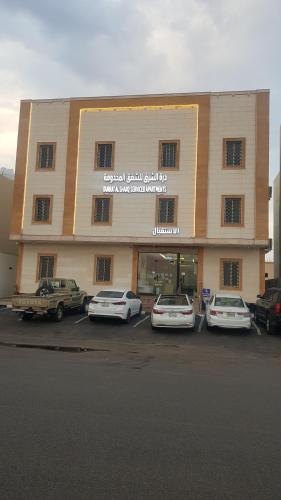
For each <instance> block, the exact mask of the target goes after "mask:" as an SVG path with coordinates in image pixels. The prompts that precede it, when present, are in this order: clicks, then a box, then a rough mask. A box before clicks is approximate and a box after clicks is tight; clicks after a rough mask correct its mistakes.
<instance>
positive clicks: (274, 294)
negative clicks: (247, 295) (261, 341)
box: [255, 288, 281, 333]
mask: <svg viewBox="0 0 281 500" xmlns="http://www.w3.org/2000/svg"><path fill="white" fill-rule="evenodd" d="M255 320H256V321H260V322H261V323H263V324H264V325H265V327H266V331H267V333H275V332H276V331H280V330H281V288H268V289H267V290H266V291H265V292H264V294H263V295H257V301H256V309H255Z"/></svg>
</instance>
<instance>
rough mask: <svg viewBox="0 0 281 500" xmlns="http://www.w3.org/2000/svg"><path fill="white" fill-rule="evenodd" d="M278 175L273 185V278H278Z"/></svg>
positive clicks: (279, 233) (279, 234) (280, 232)
mask: <svg viewBox="0 0 281 500" xmlns="http://www.w3.org/2000/svg"><path fill="white" fill-rule="evenodd" d="M280 236H281V231H280V173H279V174H277V175H276V177H275V179H274V183H273V261H274V278H279V277H280Z"/></svg>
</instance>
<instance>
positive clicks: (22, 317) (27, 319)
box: [21, 313, 33, 321]
mask: <svg viewBox="0 0 281 500" xmlns="http://www.w3.org/2000/svg"><path fill="white" fill-rule="evenodd" d="M32 318H33V314H27V313H23V314H22V316H21V319H22V320H23V321H30V320H31V319H32Z"/></svg>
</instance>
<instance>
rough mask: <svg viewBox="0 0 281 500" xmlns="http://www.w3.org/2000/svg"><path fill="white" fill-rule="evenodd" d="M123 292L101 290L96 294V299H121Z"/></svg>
mask: <svg viewBox="0 0 281 500" xmlns="http://www.w3.org/2000/svg"><path fill="white" fill-rule="evenodd" d="M123 295H124V292H115V291H114V290H103V291H101V292H99V293H97V295H96V297H108V298H111V299H121V298H122V297H123Z"/></svg>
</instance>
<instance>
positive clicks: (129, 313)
mask: <svg viewBox="0 0 281 500" xmlns="http://www.w3.org/2000/svg"><path fill="white" fill-rule="evenodd" d="M130 321H131V309H128V312H127V316H126V319H125V323H127V324H128V325H129V323H130Z"/></svg>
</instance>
